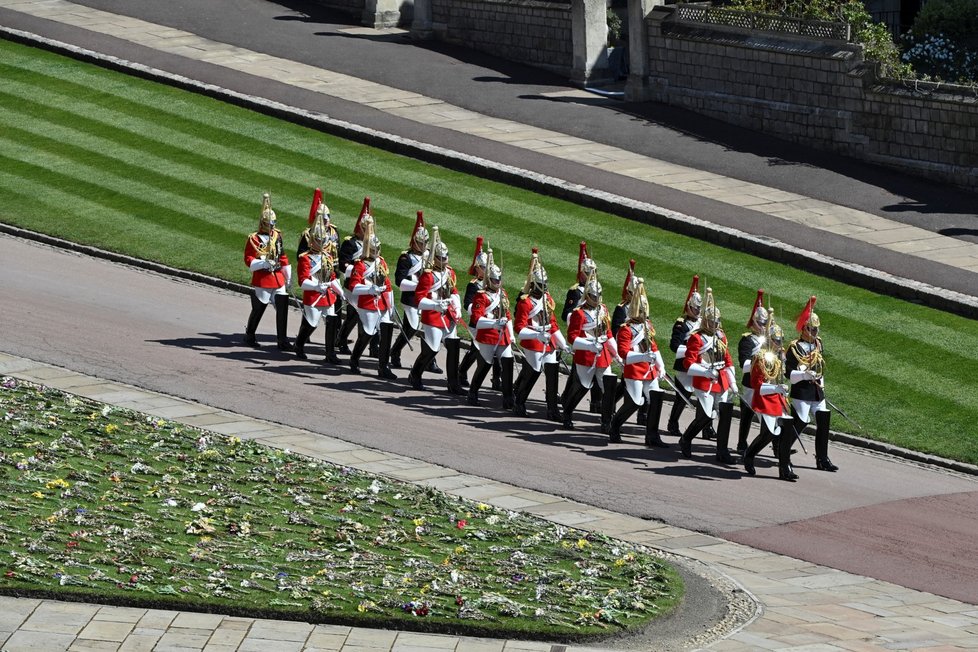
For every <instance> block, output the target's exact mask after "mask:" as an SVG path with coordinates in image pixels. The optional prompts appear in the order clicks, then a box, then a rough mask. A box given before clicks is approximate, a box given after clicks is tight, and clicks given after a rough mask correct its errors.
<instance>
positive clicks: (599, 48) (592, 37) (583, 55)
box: [571, 0, 613, 86]
mask: <svg viewBox="0 0 978 652" xmlns="http://www.w3.org/2000/svg"><path fill="white" fill-rule="evenodd" d="M571 34H572V35H573V51H574V60H573V62H572V64H571V65H572V68H571V81H572V82H574V83H575V84H579V85H581V86H586V85H588V84H592V83H595V82H599V81H612V80H613V75H612V73H611V71H610V70H609V69H608V5H607V2H606V1H605V0H572V2H571Z"/></svg>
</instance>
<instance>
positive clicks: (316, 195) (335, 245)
mask: <svg viewBox="0 0 978 652" xmlns="http://www.w3.org/2000/svg"><path fill="white" fill-rule="evenodd" d="M320 213H324V215H323V217H324V220H325V222H326V233H327V237H326V239H327V240H329V243H330V244H324V245H323V249H324V250H325V249H330V248H331V249H332V250H333V252H334V256H333V264H334V265H335V266H336V269H335V271H336V273H337V274H339V273H340V272H341V271H342V270H340V269H339V260H337V259H336V255H335V254H336V252H338V251H339V247H340V236H339V233H337V231H336V226H335V225H334V224H333V222H332V219H331V218H330V214H329V207H328V206H326V204H324V203H323V191H322V190H321V189H319V188H316V190H315V191H313V193H312V204H311V205H310V206H309V227H312V225H313V222H314V221H315V220H316V216H317V215H319V214H320ZM308 248H309V229H308V228H307V229H306V230H305V231H303V232H302V235H300V236H299V245H298V247H297V248H296V252H295V256H296V260H298V259H299V255H300V254H301V253H302V252H303V251H306V250H307V249H308ZM340 307H341V306H337V309H339V308H340Z"/></svg>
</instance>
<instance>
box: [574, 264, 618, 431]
mask: <svg viewBox="0 0 978 652" xmlns="http://www.w3.org/2000/svg"><path fill="white" fill-rule="evenodd" d="M567 339H568V341H569V342H570V345H571V348H573V350H574V367H573V369H571V373H570V380H569V381H568V389H567V392H566V393H565V398H564V411H563V417H564V427H565V428H567V429H568V430H572V429H573V428H574V422H573V421H572V416H573V414H574V409H575V408H576V407H577V404H578V403H580V401H581V399H582V398H584V395H585V394H587V392H588V390H589V389H590V388H591V386H592V385H593V384H594V383H601V382H602V380H604V379H606V378H607V379H610V378H614V379H615V380H617V376H615V374H614V372H613V371H612V370H611V363H612V361H613V360H615V359H617V358H618V348H617V347H616V346H615V340H614V338H613V337H612V335H611V314H610V313H609V312H608V308H607V306H605V305H604V304H603V303H602V302H601V283H599V282H598V276H597V274H596V273H592V274H591V277H590V278H589V279H588V281H587V283H585V285H584V304H583V305H581V306H580V307H578V308H577V309H576V310H574V311H573V312H571V314H570V320H569V322H568V326H567ZM604 392H605V395H604V396H603V397H602V409H601V432H603V433H607V432H608V430H609V429H610V428H611V419H612V416H613V414H612V410H611V408H612V406H613V405H614V397H615V385H614V383H609V382H605V384H604ZM609 392H610V398H609V396H608V393H609Z"/></svg>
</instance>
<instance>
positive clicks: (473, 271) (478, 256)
mask: <svg viewBox="0 0 978 652" xmlns="http://www.w3.org/2000/svg"><path fill="white" fill-rule="evenodd" d="M483 242H484V240H483V238H482V236H481V235H480V236H479V237H477V238H476V239H475V253H474V254H473V255H472V264H471V265H469V276H471V277H472V278H471V279H470V280H469V283H468V285H466V286H465V296H464V297H463V299H462V305H463V306H464V307H465V311H466V312H467V313H468V315H469V332H471V333H474V332H475V331H476V328H477V326H476V320H477V319H478V318H477V317H476V316H475V315H473V314H472V301H473V300H474V299H475V296H476V294H478V293H479V292H481V291H482V289H483V288H484V286H485V276H486V253H485V252H484V251H482V243H483ZM478 357H479V351H478V347H477V346H476V345H475V342H473V343H472V346H471V347H469V350H468V351H467V352H466V353H465V355H464V356H462V364H461V365H460V366H459V370H458V377H459V381H458V382H459V384H460V385H461V386H462V387H467V386H468V384H469V381H468V375H469V367H471V366H472V364H473V363H474V362H475V361H476V359H477V358H478ZM499 371H500V367H499V360H498V359H496V358H494V359H493V360H492V388H493V389H499V388H500V386H499Z"/></svg>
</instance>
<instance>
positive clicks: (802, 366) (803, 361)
mask: <svg viewBox="0 0 978 652" xmlns="http://www.w3.org/2000/svg"><path fill="white" fill-rule="evenodd" d="M800 341H801V340H795V341H794V342H792V343H791V352H792V353H793V354H794V356H795V358H797V360H798V370H799V371H805V370H808V371H810V372H812V373H813V374H814V375H815V377H816V378H818V377H821V376H822V374H824V373H825V358H823V357H822V343H821V342H820V341H817V340H816V341H815V342H813V344H814V346H813V347H812V352H811V353H809V354H808V355H805V354H803V353H802V352H801V348H800V347H799V346H798V343H799V342H800Z"/></svg>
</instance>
